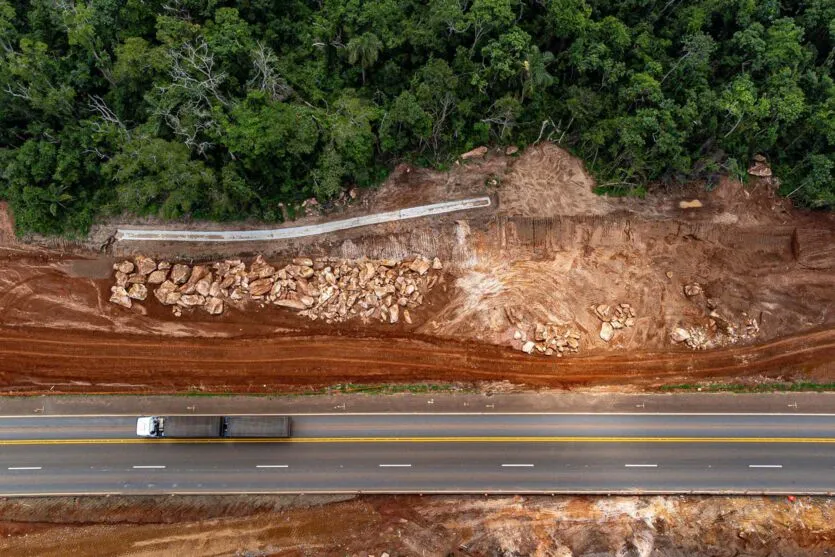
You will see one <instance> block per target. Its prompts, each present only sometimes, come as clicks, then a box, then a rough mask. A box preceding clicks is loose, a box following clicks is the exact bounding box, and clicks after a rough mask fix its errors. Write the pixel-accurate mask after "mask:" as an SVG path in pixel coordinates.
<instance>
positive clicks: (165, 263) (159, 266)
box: [157, 261, 171, 271]
mask: <svg viewBox="0 0 835 557" xmlns="http://www.w3.org/2000/svg"><path fill="white" fill-rule="evenodd" d="M170 268H171V263H169V262H168V261H160V262H159V263H158V264H157V270H158V271H167V270H168V269H170Z"/></svg>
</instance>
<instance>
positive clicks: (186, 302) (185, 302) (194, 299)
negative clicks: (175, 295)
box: [177, 294, 206, 308]
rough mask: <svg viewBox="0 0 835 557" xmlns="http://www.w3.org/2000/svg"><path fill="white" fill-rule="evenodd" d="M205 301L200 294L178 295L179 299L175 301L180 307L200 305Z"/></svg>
mask: <svg viewBox="0 0 835 557" xmlns="http://www.w3.org/2000/svg"><path fill="white" fill-rule="evenodd" d="M205 303H206V298H205V297H204V296H201V295H200V294H184V295H182V296H180V299H179V300H178V301H177V305H178V306H182V307H187V308H188V307H195V306H202V305H203V304H205Z"/></svg>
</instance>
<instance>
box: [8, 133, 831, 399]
mask: <svg viewBox="0 0 835 557" xmlns="http://www.w3.org/2000/svg"><path fill="white" fill-rule="evenodd" d="M758 164H764V163H758ZM593 186H594V181H593V180H592V179H591V178H590V177H589V176H588V174H587V173H586V171H585V169H584V168H583V166H582V164H581V163H580V162H579V161H578V160H576V159H575V158H573V157H571V156H570V155H568V154H567V153H566V152H565V151H563V150H561V149H559V148H558V147H555V146H552V145H543V146H538V147H534V148H532V149H529V150H527V151H526V152H525V153H524V154H523V155H522V156H519V157H514V156H507V155H504V154H503V153H499V152H495V151H492V152H489V153H488V154H487V155H486V157H484V158H482V159H476V160H469V161H464V163H463V164H458V165H456V166H454V167H453V169H452V170H450V171H449V172H443V173H441V172H436V171H430V170H421V169H413V168H410V167H408V166H405V165H401V166H400V167H398V169H397V170H396V171H395V172H394V173H393V174H392V176H391V177H390V179H389V180H388V181H387V182H386V183H385V184H384V185H383V186H382V187H381V188H380V189H379V190H376V191H373V192H367V193H366V194H364V195H360V196H359V198H358V199H357V200H355V201H354V202H352V203H347V202H346V203H344V204H342V205H340V206H339V207H338V208H337V210H336V212H335V213H333V214H329V215H318V216H317V215H316V214H312V215H310V216H308V217H305V218H304V219H303V220H302V221H301V222H302V223H303V224H309V223H313V222H321V221H324V220H327V219H333V218H345V217H351V216H357V215H360V214H370V213H373V212H376V211H381V210H391V209H393V208H398V207H405V206H414V205H417V204H421V203H430V202H437V201H445V200H451V199H460V198H464V197H471V196H473V195H485V194H486V195H490V196H491V198H492V199H493V201H494V203H493V205H492V206H491V207H490V208H487V209H478V210H476V211H473V212H462V213H457V214H453V215H445V216H438V217H432V218H426V219H418V220H414V221H404V222H400V223H387V224H384V225H377V226H372V227H366V228H361V229H355V230H348V231H342V232H339V233H334V234H328V235H324V236H319V237H313V238H306V239H299V240H294V241H289V242H280V243H279V242H274V243H269V244H267V243H254V244H239V243H238V244H189V243H174V242H170V243H162V242H145V243H142V242H138V243H127V242H118V241H117V242H115V243H112V242H106V240H107V239H108V238H110V237H112V235H113V233H114V231H115V228H114V226H113V225H110V224H104V225H101V226H99V227H97V228H96V230H95V231H94V232H93V233H92V234H91V237H90V240H89V241H88V242H86V243H83V244H70V243H67V242H61V243H58V242H55V241H49V242H47V241H41V242H40V244H38V245H35V244H32V243H29V244H23V243H19V242H16V241H14V239H13V235H11V232H10V226H11V221H10V218H9V217H8V216H7V215H6V214H5V211H3V214H4V216H3V218H0V230H1V231H0V239H2V241H3V242H4V246H3V247H2V250H1V251H2V253H0V258H2V261H3V264H2V267H0V326H1V327H2V330H0V353H2V354H3V356H4V357H3V359H2V361H3V363H2V364H0V373H2V377H3V386H4V388H5V389H6V390H13V391H32V390H38V389H40V388H44V386H45V385H48V386H49V388H53V389H56V388H57V389H66V390H84V389H88V390H89V389H93V390H104V391H112V390H126V391H137V390H141V391H153V390H158V389H164V390H180V389H186V388H189V387H193V386H194V385H202V388H204V389H206V390H246V389H248V388H250V387H249V386H250V385H251V384H252V383H253V381H255V382H257V383H258V384H260V385H267V386H268V387H267V388H269V389H283V388H298V387H299V386H300V385H305V386H307V385H326V384H329V383H332V382H341V381H363V382H368V381H371V382H374V381H383V382H386V381H425V380H433V381H482V380H489V381H493V380H507V381H510V382H512V383H516V384H520V385H532V386H568V385H578V384H583V385H585V384H601V383H604V384H607V383H608V384H612V383H624V382H632V383H638V384H641V385H651V384H658V383H662V382H669V381H680V380H682V379H685V380H686V379H688V378H692V377H698V378H705V377H741V376H752V375H756V376H759V375H765V376H769V377H813V378H818V379H831V378H832V376H833V373H835V371H833V364H832V361H833V357H832V356H833V350H834V349H835V348H833V346H834V344H833V336H835V329H833V328H832V327H833V324H835V311H833V310H835V242H833V238H835V218H833V216H832V215H830V214H825V213H811V212H805V211H799V210H795V209H793V208H792V207H791V206H790V204H789V203H788V202H787V201H785V200H782V199H779V198H778V197H777V196H776V195H775V193H774V191H775V184H774V179H773V178H768V177H755V176H752V177H751V179H750V183H749V184H747V185H745V186H743V185H742V184H740V183H736V182H732V181H729V180H722V181H721V182H720V183H719V184H718V186H717V187H716V188H714V189H713V190H712V191H707V190H706V188H705V187H704V185H699V184H693V185H691V186H689V187H688V188H685V189H683V190H677V192H676V193H675V194H672V193H666V192H664V191H655V192H652V193H650V194H649V195H648V196H647V197H646V198H644V199H618V198H606V197H600V196H597V195H595V194H594V193H593V192H592V188H593ZM134 224H137V223H134ZM138 224H141V223H138ZM148 224H154V225H155V226H157V227H158V226H159V223H148ZM290 224H297V223H290ZM204 226H205V227H207V228H210V227H213V228H216V225H211V226H210V225H204ZM182 227H183V225H182V224H180V225H173V226H172V228H182ZM99 246H102V248H103V249H104V252H103V253H99V252H98V248H99ZM256 256H258V257H256ZM300 261H302V262H304V264H303V265H299V264H298V263H299V262H300ZM308 263H309V264H308ZM430 263H431V264H430ZM424 266H425V267H424ZM117 268H119V269H122V270H126V271H127V270H128V268H130V272H124V273H123V272H122V271H119V270H117ZM140 268H141V269H140ZM175 270H176V272H177V275H176V277H175V276H174V275H175ZM427 271H428V272H427ZM424 273H425V274H424ZM161 290H164V291H161ZM114 302H115V303H114ZM127 306H130V307H127ZM170 337H176V338H177V340H176V342H172V341H171V340H170ZM218 337H223V338H227V339H229V340H228V341H226V342H224V343H217V342H215V341H212V340H208V339H211V338H218ZM56 349H57V350H58V351H59V352H60V353H61V354H62V358H60V359H59V358H55V354H56ZM291 353H292V354H293V357H289V354H291ZM219 361H222V362H223V366H222V367H223V369H222V370H221V369H219V368H218V369H217V370H216V369H215V368H217V367H218V366H217V362H219ZM158 369H165V370H168V373H165V374H157V373H155V370H158ZM253 374H254V375H253Z"/></svg>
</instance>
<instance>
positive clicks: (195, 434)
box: [136, 416, 290, 439]
mask: <svg viewBox="0 0 835 557" xmlns="http://www.w3.org/2000/svg"><path fill="white" fill-rule="evenodd" d="M136 435H138V436H139V437H151V438H160V437H166V438H173V439H178V438H179V439H183V438H204V439H205V438H217V437H226V438H239V437H261V438H279V437H290V417H289V416H142V417H140V418H137V420H136Z"/></svg>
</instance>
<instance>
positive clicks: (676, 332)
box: [670, 327, 690, 343]
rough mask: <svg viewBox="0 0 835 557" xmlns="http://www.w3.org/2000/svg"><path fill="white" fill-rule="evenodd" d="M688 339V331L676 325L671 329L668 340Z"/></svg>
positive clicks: (677, 341)
mask: <svg viewBox="0 0 835 557" xmlns="http://www.w3.org/2000/svg"><path fill="white" fill-rule="evenodd" d="M689 339H690V331H688V330H687V329H684V328H682V327H676V328H675V329H673V332H672V333H670V340H672V341H673V342H675V343H679V342H686V341H687V340H689Z"/></svg>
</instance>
